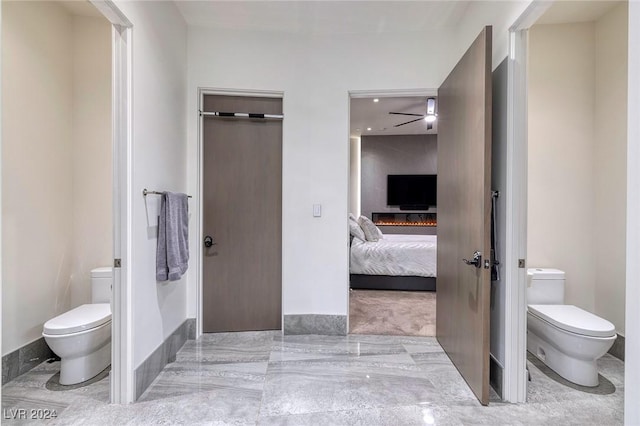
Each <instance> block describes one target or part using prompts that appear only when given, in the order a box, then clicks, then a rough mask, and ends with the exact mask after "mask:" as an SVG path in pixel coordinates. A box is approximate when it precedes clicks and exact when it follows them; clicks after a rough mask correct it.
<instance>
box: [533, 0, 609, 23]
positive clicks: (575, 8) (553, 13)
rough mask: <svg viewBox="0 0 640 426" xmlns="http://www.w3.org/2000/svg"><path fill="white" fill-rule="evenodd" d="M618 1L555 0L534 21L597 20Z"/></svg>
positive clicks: (572, 21) (573, 21)
mask: <svg viewBox="0 0 640 426" xmlns="http://www.w3.org/2000/svg"><path fill="white" fill-rule="evenodd" d="M620 3H622V2H620V1H611V0H609V1H598V0H591V1H589V0H587V1H556V2H554V3H553V4H552V5H551V6H550V7H549V9H547V11H546V12H545V13H544V15H542V17H540V19H538V20H537V21H536V24H571V23H577V22H593V21H597V20H598V19H599V18H600V17H601V16H603V15H604V14H605V13H607V12H608V11H610V10H611V9H613V8H614V7H616V6H617V5H619V4H620Z"/></svg>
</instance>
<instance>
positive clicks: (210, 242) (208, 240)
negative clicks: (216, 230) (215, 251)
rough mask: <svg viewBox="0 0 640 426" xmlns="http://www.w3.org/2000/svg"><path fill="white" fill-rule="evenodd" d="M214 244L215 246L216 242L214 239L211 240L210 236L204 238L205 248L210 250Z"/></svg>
mask: <svg viewBox="0 0 640 426" xmlns="http://www.w3.org/2000/svg"><path fill="white" fill-rule="evenodd" d="M214 244H215V242H214V241H213V238H211V237H210V236H209V235H207V236H206V237H204V246H205V247H207V248H209V247H211V246H212V245H214Z"/></svg>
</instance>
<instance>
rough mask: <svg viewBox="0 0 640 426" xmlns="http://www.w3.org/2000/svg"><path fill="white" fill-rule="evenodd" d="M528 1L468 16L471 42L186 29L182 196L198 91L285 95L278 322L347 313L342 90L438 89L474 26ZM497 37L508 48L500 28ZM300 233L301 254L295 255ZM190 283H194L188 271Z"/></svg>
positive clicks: (453, 34) (192, 178)
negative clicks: (318, 214)
mask: <svg viewBox="0 0 640 426" xmlns="http://www.w3.org/2000/svg"><path fill="white" fill-rule="evenodd" d="M526 4H528V2H522V3H520V2H513V3H508V4H505V3H502V4H501V5H500V6H499V7H496V8H495V10H493V9H492V10H493V12H494V13H493V14H489V15H487V16H485V15H483V17H482V18H480V17H478V16H473V15H470V16H467V17H466V18H465V20H464V22H465V23H466V24H468V25H469V27H473V28H472V30H470V31H473V32H475V35H474V37H472V38H469V37H461V36H459V35H458V34H457V31H459V28H458V27H456V28H454V29H443V30H440V31H437V32H436V31H433V32H422V33H421V32H413V33H405V34H396V33H376V34H341V35H330V36H322V35H316V36H314V35H310V34H307V33H297V34H286V33H277V32H248V31H244V32H243V31H234V30H225V29H206V28H197V27H190V28H189V92H188V93H189V100H188V105H189V111H190V113H189V151H188V161H189V166H188V169H189V171H190V173H189V190H190V191H195V190H196V188H197V175H196V173H197V172H196V170H197V124H198V121H197V115H196V112H197V108H198V99H197V89H198V87H211V88H227V89H254V90H280V91H284V115H285V119H284V123H283V125H284V127H283V160H284V164H283V194H284V196H283V222H284V227H283V313H284V314H285V315H286V314H308V313H314V314H339V315H345V314H346V313H347V299H348V294H347V293H348V292H347V289H348V286H347V277H348V256H347V241H346V239H347V232H346V229H347V225H346V220H347V211H348V179H349V160H348V153H349V143H348V141H349V137H348V134H349V133H348V132H349V123H348V116H349V115H348V108H349V98H348V92H349V91H350V90H385V89H416V88H437V87H438V86H439V85H440V83H441V82H442V81H443V80H444V78H445V77H446V76H447V74H448V73H449V71H450V70H451V69H452V68H453V66H454V65H455V63H456V62H457V60H458V59H459V58H460V56H461V55H462V53H463V52H464V51H465V50H466V48H467V47H468V46H469V44H470V43H471V41H473V38H475V36H477V34H478V33H479V31H480V29H481V27H482V25H478V22H480V21H482V24H491V23H494V24H496V23H497V24H499V25H498V28H506V26H508V25H509V24H511V22H512V21H513V19H515V17H517V16H518V15H519V13H520V11H521V10H523V9H524V7H526ZM511 16H513V18H511ZM503 20H510V21H509V22H508V24H506V23H504V22H503ZM476 27H477V30H476ZM465 34H466V32H465ZM494 39H496V37H494ZM497 40H499V41H500V43H502V44H504V45H505V46H506V44H507V40H508V36H507V33H506V31H505V32H504V33H503V34H498V35H497ZM462 44H464V46H462ZM505 55H506V50H505V52H504V54H503V55H502V58H504V56H505ZM314 203H321V204H323V217H322V218H321V220H313V217H312V216H311V214H310V211H311V210H310V207H311V205H312V204H314ZM301 235H304V236H305V238H304V244H305V250H299V244H300V236H301ZM191 239H192V245H191V250H192V252H193V253H195V245H194V244H199V241H195V240H196V236H195V235H194V234H193V233H192V234H191ZM190 282H191V283H192V285H195V274H191V275H190ZM195 294H196V289H195V287H194V288H192V289H191V290H190V298H189V316H195V311H196V307H195Z"/></svg>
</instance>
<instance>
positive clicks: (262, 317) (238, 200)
mask: <svg viewBox="0 0 640 426" xmlns="http://www.w3.org/2000/svg"><path fill="white" fill-rule="evenodd" d="M203 111H209V112H211V111H218V112H245V113H264V114H282V99H274V98H260V97H241V96H217V95H215V96H214V95H206V96H205V97H204V104H203ZM202 121H203V127H202V129H203V203H204V205H203V233H204V236H205V240H204V241H202V243H203V244H204V248H203V253H204V256H203V331H204V332H205V333H208V332H222V331H248V330H275V329H280V328H281V323H282V319H281V316H282V121H281V120H265V119H248V118H221V117H207V116H204V117H203V119H202ZM206 237H210V238H211V239H210V240H209V239H207V238H206ZM210 244H211V245H210ZM207 246H208V247H207Z"/></svg>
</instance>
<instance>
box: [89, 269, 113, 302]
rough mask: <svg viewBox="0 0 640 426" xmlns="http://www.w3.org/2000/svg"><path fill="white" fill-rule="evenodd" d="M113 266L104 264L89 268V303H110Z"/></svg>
mask: <svg viewBox="0 0 640 426" xmlns="http://www.w3.org/2000/svg"><path fill="white" fill-rule="evenodd" d="M111 284H113V268H111V267H109V266H105V267H102V268H96V269H92V270H91V303H111Z"/></svg>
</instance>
